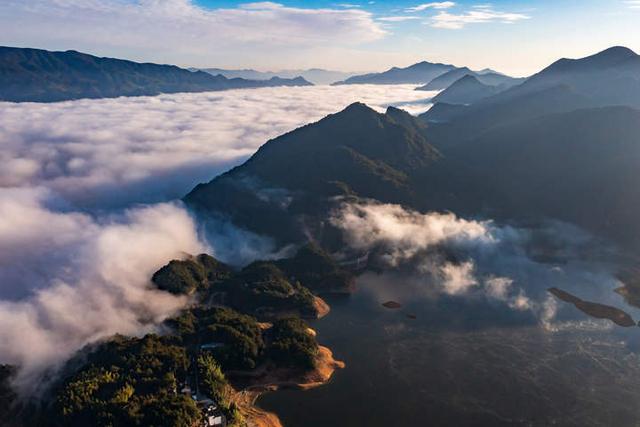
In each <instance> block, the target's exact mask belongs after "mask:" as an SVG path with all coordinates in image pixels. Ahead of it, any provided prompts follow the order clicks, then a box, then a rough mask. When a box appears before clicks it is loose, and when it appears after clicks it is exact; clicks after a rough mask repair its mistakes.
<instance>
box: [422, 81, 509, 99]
mask: <svg viewBox="0 0 640 427" xmlns="http://www.w3.org/2000/svg"><path fill="white" fill-rule="evenodd" d="M500 91H501V89H500V88H499V87H497V86H489V85H486V84H483V83H481V82H480V81H479V80H478V79H477V78H476V77H474V76H472V75H471V74H466V75H465V76H464V77H462V78H460V79H459V80H457V81H456V82H455V83H453V84H452V85H450V86H449V87H447V88H446V89H445V90H443V91H442V92H440V93H439V94H438V95H436V96H435V97H433V98H432V99H431V102H433V103H434V104H435V103H447V104H473V103H474V102H476V101H479V100H481V99H483V98H487V97H489V96H492V95H495V94H496V93H498V92H500Z"/></svg>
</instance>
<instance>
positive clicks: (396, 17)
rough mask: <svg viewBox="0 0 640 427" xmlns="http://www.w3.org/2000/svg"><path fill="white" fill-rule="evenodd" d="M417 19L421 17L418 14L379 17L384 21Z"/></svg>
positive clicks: (379, 19)
mask: <svg viewBox="0 0 640 427" xmlns="http://www.w3.org/2000/svg"><path fill="white" fill-rule="evenodd" d="M416 19H420V18H418V17H417V16H383V17H382V18H378V21H382V22H404V21H413V20H416Z"/></svg>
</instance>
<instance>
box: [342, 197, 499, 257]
mask: <svg viewBox="0 0 640 427" xmlns="http://www.w3.org/2000/svg"><path fill="white" fill-rule="evenodd" d="M332 222H333V224H334V225H336V226H338V227H340V228H341V229H343V230H344V231H345V233H346V235H347V240H348V242H349V244H350V245H351V246H352V247H353V248H356V249H361V250H368V249H370V248H373V247H378V246H382V247H383V248H384V250H383V255H382V257H383V259H384V260H385V262H386V263H387V264H388V265H389V266H393V267H397V266H399V265H401V264H402V263H403V262H407V261H409V260H411V259H412V258H414V257H416V256H418V255H420V254H422V253H423V252H424V251H425V250H428V249H430V248H432V247H436V246H438V245H442V244H452V245H467V244H474V243H491V242H494V241H495V237H494V236H493V235H492V232H491V227H490V223H488V222H486V223H485V222H478V221H468V220H465V219H461V218H458V217H456V216H455V215H454V214H452V213H443V214H441V213H436V212H431V213H428V214H422V213H419V212H415V211H409V210H406V209H404V208H403V207H402V206H400V205H392V204H379V203H374V202H370V203H349V204H344V205H343V206H342V207H341V209H340V210H339V211H338V212H336V214H335V215H334V217H333V219H332ZM428 269H431V268H430V267H429V268H428Z"/></svg>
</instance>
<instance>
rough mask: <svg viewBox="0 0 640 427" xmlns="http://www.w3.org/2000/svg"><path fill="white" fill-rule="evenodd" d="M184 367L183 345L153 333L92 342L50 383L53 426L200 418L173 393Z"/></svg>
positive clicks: (187, 422)
mask: <svg viewBox="0 0 640 427" xmlns="http://www.w3.org/2000/svg"><path fill="white" fill-rule="evenodd" d="M188 368H189V358H188V357H187V352H186V350H185V348H183V347H179V346H176V345H173V344H170V340H169V339H166V338H163V337H159V336H156V335H147V336H145V337H144V338H125V337H115V338H114V339H113V340H111V341H108V342H106V343H104V344H102V345H100V346H98V347H97V348H96V349H95V350H94V351H92V352H91V353H90V354H89V355H88V356H87V358H86V362H85V364H84V365H83V368H81V369H80V370H79V371H78V372H76V373H75V374H73V375H71V376H70V377H68V378H66V379H65V380H64V381H63V382H62V383H61V384H60V385H59V386H58V387H57V389H56V393H55V401H54V402H53V405H52V408H51V411H52V414H51V415H52V416H51V417H49V421H48V422H49V423H50V424H51V425H54V426H87V425H99V426H175V427H190V426H194V425H197V423H198V422H199V421H200V419H201V414H200V411H199V410H198V408H197V406H196V404H195V402H194V401H193V400H192V399H191V398H189V397H188V396H183V395H180V394H177V392H176V391H177V390H176V389H177V386H178V381H179V380H183V379H184V378H185V377H186V375H187V370H188Z"/></svg>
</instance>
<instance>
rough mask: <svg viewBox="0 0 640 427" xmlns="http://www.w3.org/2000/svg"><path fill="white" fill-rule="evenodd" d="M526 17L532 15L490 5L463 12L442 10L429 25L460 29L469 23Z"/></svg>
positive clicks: (520, 19) (509, 22) (519, 19)
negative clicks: (500, 9) (456, 12)
mask: <svg viewBox="0 0 640 427" xmlns="http://www.w3.org/2000/svg"><path fill="white" fill-rule="evenodd" d="M526 19H530V16H528V15H524V14H521V13H508V12H499V11H495V10H493V9H491V8H490V7H481V8H476V9H475V10H470V11H468V12H465V13H461V14H452V13H449V12H446V11H442V12H440V13H438V14H437V15H436V16H434V17H432V18H431V19H430V21H429V25H430V26H432V27H434V28H444V29H448V30H459V29H461V28H464V27H465V26H466V25H468V24H487V23H494V22H499V23H503V24H513V23H515V22H518V21H522V20H526Z"/></svg>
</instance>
